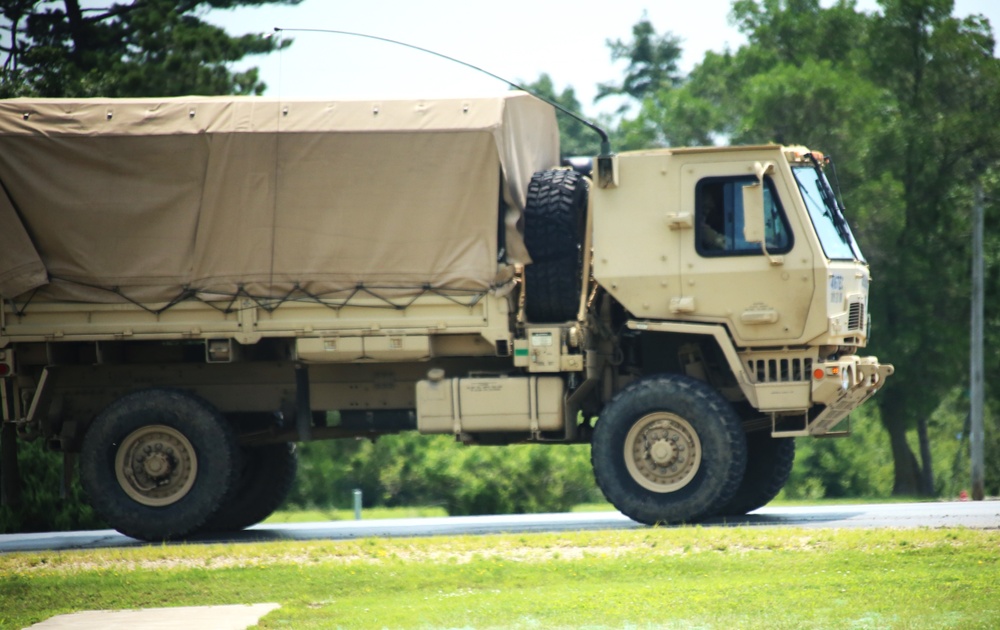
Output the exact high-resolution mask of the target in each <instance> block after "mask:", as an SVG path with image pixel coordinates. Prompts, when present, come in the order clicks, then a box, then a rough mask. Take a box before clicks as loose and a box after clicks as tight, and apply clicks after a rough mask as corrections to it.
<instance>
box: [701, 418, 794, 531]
mask: <svg viewBox="0 0 1000 630" xmlns="http://www.w3.org/2000/svg"><path fill="white" fill-rule="evenodd" d="M794 463H795V439H794V438H773V437H771V435H770V433H768V432H767V431H761V432H757V433H751V434H749V435H747V469H746V473H745V474H744V475H743V481H742V483H740V487H739V489H738V490H737V491H736V494H734V495H733V498H732V499H730V500H729V501H728V502H726V503H725V505H723V506H722V507H721V508H719V510H718V511H717V512H716V514H717V515H719V516H742V515H743V514H746V513H747V512H752V511H754V510H756V509H757V508H759V507H763V506H765V505H767V504H768V503H770V502H771V499H773V498H774V497H776V496H778V493H779V492H781V489H782V488H784V487H785V483H786V482H787V481H788V476H789V475H791V474H792V465H793V464H794Z"/></svg>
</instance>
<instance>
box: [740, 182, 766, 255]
mask: <svg viewBox="0 0 1000 630" xmlns="http://www.w3.org/2000/svg"><path fill="white" fill-rule="evenodd" d="M743 240H744V241H746V242H747V243H763V242H764V186H763V184H761V183H760V182H759V181H758V182H757V183H755V184H750V185H748V186H744V187H743Z"/></svg>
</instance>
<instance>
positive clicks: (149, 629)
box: [29, 603, 281, 630]
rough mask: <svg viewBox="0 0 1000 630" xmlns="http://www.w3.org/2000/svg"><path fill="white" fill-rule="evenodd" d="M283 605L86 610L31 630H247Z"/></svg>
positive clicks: (55, 619) (35, 625)
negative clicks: (140, 629) (139, 629)
mask: <svg viewBox="0 0 1000 630" xmlns="http://www.w3.org/2000/svg"><path fill="white" fill-rule="evenodd" d="M280 607H281V605H280V604H273V603H271V604H247V605H235V606H185V607H180V608H143V609H141V610H87V611H83V612H76V613H70V614H67V615H57V616H55V617H52V618H51V619H47V620H45V621H43V622H41V623H36V624H34V625H33V626H29V628H31V629H32V630H36V629H38V630H135V629H136V628H143V630H245V629H246V628H248V627H250V626H255V625H257V622H258V621H260V618H261V617H263V616H264V615H266V614H267V613H269V612H271V611H272V610H275V609H277V608H280Z"/></svg>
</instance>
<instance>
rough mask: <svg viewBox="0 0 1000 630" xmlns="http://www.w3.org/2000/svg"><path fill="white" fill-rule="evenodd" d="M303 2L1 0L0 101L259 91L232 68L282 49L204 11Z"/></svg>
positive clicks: (253, 72)
mask: <svg viewBox="0 0 1000 630" xmlns="http://www.w3.org/2000/svg"><path fill="white" fill-rule="evenodd" d="M299 2H301V0H135V1H134V2H129V3H112V4H111V5H110V6H104V5H102V6H101V7H100V8H94V7H93V5H92V4H89V3H82V2H80V0H64V1H58V2H57V1H54V0H0V54H2V55H3V65H2V67H0V97H10V96H44V97H87V96H109V97H120V96H180V95H185V94H208V95H212V94H260V93H262V92H263V90H264V88H265V85H264V84H263V83H261V82H260V80H259V78H258V72H257V69H256V68H251V69H249V70H246V71H243V72H233V71H231V70H230V69H229V66H230V64H232V63H233V62H236V61H239V60H241V59H243V58H244V57H246V56H247V55H257V54H264V53H268V52H271V51H274V50H277V49H278V48H279V47H284V46H287V45H288V44H289V43H290V42H289V41H288V40H282V41H281V42H279V41H278V40H276V39H272V38H268V37H265V36H263V35H260V34H248V35H241V36H235V37H234V36H231V35H229V34H227V33H226V32H225V31H224V30H223V29H222V28H220V27H218V26H215V25H212V24H209V23H208V22H206V21H205V20H204V19H202V18H203V16H204V14H205V12H206V11H207V10H210V9H234V8H237V7H242V6H255V5H262V4H292V5H294V4H298V3H299Z"/></svg>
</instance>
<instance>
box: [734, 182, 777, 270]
mask: <svg viewBox="0 0 1000 630" xmlns="http://www.w3.org/2000/svg"><path fill="white" fill-rule="evenodd" d="M754 171H755V172H756V173H757V181H756V182H754V183H753V184H750V185H749V186H744V187H743V240H744V241H746V242H747V243H760V251H761V252H763V254H764V255H765V256H767V259H768V261H769V262H770V263H771V264H772V265H781V264H783V263H784V257H782V256H772V255H771V254H770V253H769V252H768V251H767V243H766V242H765V241H766V233H767V231H766V227H765V222H764V177H765V176H767V174H768V173H772V172H774V164H773V163H771V162H768V163H766V164H761V163H760V162H757V163H756V164H754Z"/></svg>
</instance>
